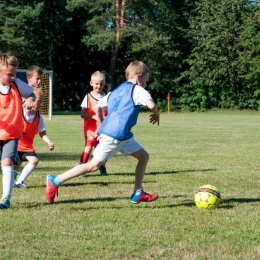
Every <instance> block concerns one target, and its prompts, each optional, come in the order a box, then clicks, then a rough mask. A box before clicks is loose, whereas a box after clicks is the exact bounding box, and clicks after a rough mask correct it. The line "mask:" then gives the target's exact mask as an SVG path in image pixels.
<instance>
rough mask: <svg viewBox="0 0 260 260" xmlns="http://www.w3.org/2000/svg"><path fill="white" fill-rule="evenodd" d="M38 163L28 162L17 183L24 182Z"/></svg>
mask: <svg viewBox="0 0 260 260" xmlns="http://www.w3.org/2000/svg"><path fill="white" fill-rule="evenodd" d="M35 167H36V165H34V164H31V163H27V165H26V166H25V167H24V168H23V171H22V173H21V175H20V177H19V179H18V180H17V181H16V184H18V183H22V182H24V181H25V180H26V179H27V178H28V176H29V175H30V174H31V173H32V171H33V170H34V168H35Z"/></svg>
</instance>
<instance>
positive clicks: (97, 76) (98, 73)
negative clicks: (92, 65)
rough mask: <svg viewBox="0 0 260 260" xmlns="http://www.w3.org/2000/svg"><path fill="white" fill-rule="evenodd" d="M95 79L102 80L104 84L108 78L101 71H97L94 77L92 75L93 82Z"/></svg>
mask: <svg viewBox="0 0 260 260" xmlns="http://www.w3.org/2000/svg"><path fill="white" fill-rule="evenodd" d="M94 79H100V80H102V81H103V82H104V83H105V82H106V76H105V74H104V73H102V72H100V71H95V72H94V73H93V74H92V75H91V80H94Z"/></svg>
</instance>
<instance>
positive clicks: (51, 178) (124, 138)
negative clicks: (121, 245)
mask: <svg viewBox="0 0 260 260" xmlns="http://www.w3.org/2000/svg"><path fill="white" fill-rule="evenodd" d="M148 79H149V69H148V67H147V66H146V65H145V64H144V63H143V62H141V61H134V62H131V63H130V64H129V65H128V67H127V69H126V80H127V82H125V83H123V84H121V85H120V86H118V87H117V88H116V89H115V90H113V91H112V92H111V93H109V94H108V95H107V96H105V97H104V98H102V99H101V100H100V101H99V102H98V104H97V107H96V115H97V118H98V120H99V122H100V123H101V125H100V128H99V129H98V132H97V134H98V136H99V144H98V145H97V147H96V149H95V151H94V153H93V158H92V160H91V161H90V162H88V163H86V164H80V165H77V166H75V167H74V168H72V169H70V170H68V171H67V172H65V173H63V174H61V175H58V176H55V175H48V176H47V187H46V197H47V201H48V202H49V203H50V204H52V203H54V199H55V196H56V195H58V188H59V186H60V185H61V184H62V183H63V182H65V181H67V180H69V179H71V178H74V177H77V176H79V175H80V174H82V173H86V172H94V171H97V170H98V169H99V167H100V166H101V165H102V164H103V163H104V162H106V160H108V159H109V158H111V157H112V156H114V155H115V154H116V153H117V152H119V151H120V152H121V153H123V154H124V155H125V156H127V155H131V156H133V157H135V158H136V159H137V160H138V163H137V165H136V168H135V187H134V191H133V194H132V196H131V202H132V203H134V204H135V203H139V202H151V201H154V200H156V199H157V198H158V196H157V195H151V194H148V193H146V192H144V191H143V186H142V185H143V178H144V174H145V170H146V166H147V163H148V160H149V154H148V153H147V152H146V151H145V150H144V149H143V148H142V146H141V145H140V144H138V143H137V142H136V141H135V139H134V137H133V133H132V132H131V129H132V127H133V126H134V125H135V124H136V122H137V118H138V114H139V111H140V105H146V106H147V107H148V108H149V109H150V110H151V111H152V112H153V114H152V115H150V123H152V124H155V123H157V124H158V125H159V118H160V115H159V111H158V109H157V107H156V105H155V103H154V102H153V100H152V98H151V96H150V94H149V93H148V92H147V91H146V90H145V87H146V82H147V81H148ZM101 108H103V109H105V108H106V109H108V114H107V116H106V117H105V119H104V121H103V117H102V113H101Z"/></svg>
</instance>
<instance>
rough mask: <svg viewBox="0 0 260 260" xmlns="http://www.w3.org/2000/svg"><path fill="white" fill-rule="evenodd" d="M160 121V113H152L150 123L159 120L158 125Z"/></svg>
mask: <svg viewBox="0 0 260 260" xmlns="http://www.w3.org/2000/svg"><path fill="white" fill-rule="evenodd" d="M159 121H160V115H159V114H158V115H156V114H151V115H150V123H152V124H153V125H154V124H155V123H156V122H157V125H159Z"/></svg>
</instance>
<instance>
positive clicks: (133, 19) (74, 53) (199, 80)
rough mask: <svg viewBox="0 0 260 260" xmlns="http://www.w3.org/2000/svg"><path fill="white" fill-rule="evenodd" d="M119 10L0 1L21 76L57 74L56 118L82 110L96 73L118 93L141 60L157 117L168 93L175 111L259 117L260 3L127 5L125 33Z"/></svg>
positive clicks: (76, 2)
mask: <svg viewBox="0 0 260 260" xmlns="http://www.w3.org/2000/svg"><path fill="white" fill-rule="evenodd" d="M119 2H122V1H119ZM115 3H116V2H115V1H112V0H97V1H95V2H93V1H83V0H69V1H65V0H61V1H50V0H44V1H43V0H42V1H36V2H35V1H31V0H23V1H17V2H13V1H4V2H1V3H0V12H1V21H0V28H1V30H0V46H1V49H0V51H3V52H6V51H10V52H12V53H13V54H14V55H16V56H17V57H18V59H19V62H20V68H27V67H28V66H30V65H32V64H36V65H39V66H41V67H42V68H44V69H51V70H53V71H54V92H53V94H54V107H55V109H57V110H78V109H80V103H81V101H82V99H83V97H84V95H85V94H86V92H88V91H90V90H91V88H90V86H89V84H88V82H89V79H90V76H91V74H92V73H93V72H94V71H96V70H100V71H103V72H104V73H105V74H106V75H107V81H109V80H110V75H112V72H113V75H112V77H113V81H114V82H115V85H119V84H121V83H122V82H123V81H125V77H124V71H125V68H126V67H127V65H128V64H129V62H130V61H132V60H135V59H138V60H142V61H144V62H145V63H146V64H147V65H148V66H149V68H150V70H151V73H150V74H151V75H150V82H149V88H148V90H149V91H150V92H151V94H152V96H153V98H154V100H159V102H158V105H159V107H160V110H161V111H163V109H164V108H163V107H164V102H165V101H164V99H165V96H166V95H167V93H168V92H170V93H171V96H172V100H174V102H173V104H172V109H173V110H179V111H181V110H182V111H206V110H210V109H212V108H225V109H226V108H228V109H257V110H259V109H260V107H259V104H260V96H259V92H260V85H259V77H260V66H259V65H260V64H259V60H260V42H259V41H260V37H259V32H260V23H259V21H260V20H259V13H260V7H259V3H258V1H253V2H252V1H247V0H234V1H229V0H219V1H216V0H199V1H194V0H192V1H187V0H175V1H168V0H162V1H158V0H144V1H137V0H133V1H125V15H124V17H123V18H124V19H123V25H122V26H121V27H120V30H118V28H117V26H116V18H117V17H116V6H115ZM120 11H121V10H120ZM117 32H120V39H119V40H118V39H117V38H116V33H117ZM113 61H114V63H113ZM115 61H116V62H115ZM113 64H114V65H115V67H114V68H113V66H112V65H113ZM106 90H108V86H106Z"/></svg>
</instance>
